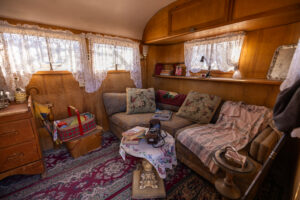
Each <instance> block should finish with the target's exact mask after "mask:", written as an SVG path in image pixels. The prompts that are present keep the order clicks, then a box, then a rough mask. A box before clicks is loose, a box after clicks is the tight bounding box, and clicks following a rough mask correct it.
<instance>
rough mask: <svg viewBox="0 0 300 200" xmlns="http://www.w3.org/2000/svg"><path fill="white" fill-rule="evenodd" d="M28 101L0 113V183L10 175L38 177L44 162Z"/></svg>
mask: <svg viewBox="0 0 300 200" xmlns="http://www.w3.org/2000/svg"><path fill="white" fill-rule="evenodd" d="M33 113H34V112H33V108H32V104H31V98H30V97H29V99H28V102H27V103H24V104H12V105H10V106H9V107H7V108H5V109H2V110H0V180H1V179H3V178H5V177H7V176H11V175H14V174H42V173H43V172H44V169H45V168H44V163H43V160H42V153H41V149H40V144H39V139H38V133H37V130H36V125H35V121H34V114H33Z"/></svg>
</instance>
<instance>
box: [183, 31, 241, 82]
mask: <svg viewBox="0 0 300 200" xmlns="http://www.w3.org/2000/svg"><path fill="white" fill-rule="evenodd" d="M244 37H245V33H243V32H238V33H231V34H225V35H221V36H218V37H213V38H205V39H200V40H192V41H188V42H185V43H184V58H185V65H186V67H187V76H190V72H193V73H197V72H200V71H201V70H207V69H208V66H209V65H210V66H211V70H220V71H223V72H228V71H232V70H234V69H235V68H237V67H238V62H239V58H240V54H241V49H242V45H243V41H244ZM202 56H204V57H205V58H206V60H207V63H206V62H200V60H201V57H202Z"/></svg>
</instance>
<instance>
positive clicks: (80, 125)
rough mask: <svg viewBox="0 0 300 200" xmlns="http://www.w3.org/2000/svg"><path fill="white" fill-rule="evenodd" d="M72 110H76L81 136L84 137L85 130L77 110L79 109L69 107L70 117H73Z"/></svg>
mask: <svg viewBox="0 0 300 200" xmlns="http://www.w3.org/2000/svg"><path fill="white" fill-rule="evenodd" d="M71 109H72V110H74V111H75V113H76V115H77V120H78V125H79V132H80V135H83V128H82V124H81V119H80V113H79V111H78V110H77V108H75V107H74V106H68V114H69V117H71V116H72V113H71Z"/></svg>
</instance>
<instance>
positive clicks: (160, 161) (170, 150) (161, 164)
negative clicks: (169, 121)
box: [120, 128, 177, 178]
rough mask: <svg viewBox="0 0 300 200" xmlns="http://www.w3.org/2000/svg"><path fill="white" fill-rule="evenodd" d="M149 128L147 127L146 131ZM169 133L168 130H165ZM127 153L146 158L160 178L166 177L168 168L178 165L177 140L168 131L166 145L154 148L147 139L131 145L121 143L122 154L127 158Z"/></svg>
mask: <svg viewBox="0 0 300 200" xmlns="http://www.w3.org/2000/svg"><path fill="white" fill-rule="evenodd" d="M148 130H149V129H148V128H146V132H147V131H148ZM165 133H167V132H165ZM125 153H128V154H130V155H132V156H135V157H139V158H144V159H146V160H148V161H149V162H150V163H151V164H152V165H153V167H154V168H155V169H156V171H157V173H158V175H159V176H160V178H166V169H167V168H168V169H172V168H173V165H177V159H176V151H175V140H174V138H173V137H172V136H171V135H170V134H168V133H167V137H166V138H165V145H164V146H162V147H159V148H154V147H152V145H150V144H147V142H146V140H145V139H141V140H140V142H139V144H137V145H129V144H123V143H122V142H121V143H120V155H121V156H122V158H123V159H125V157H126V156H125Z"/></svg>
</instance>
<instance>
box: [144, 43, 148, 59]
mask: <svg viewBox="0 0 300 200" xmlns="http://www.w3.org/2000/svg"><path fill="white" fill-rule="evenodd" d="M148 50H149V46H148V45H143V56H144V58H146V57H147V55H148Z"/></svg>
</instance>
